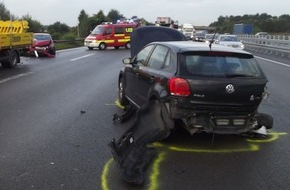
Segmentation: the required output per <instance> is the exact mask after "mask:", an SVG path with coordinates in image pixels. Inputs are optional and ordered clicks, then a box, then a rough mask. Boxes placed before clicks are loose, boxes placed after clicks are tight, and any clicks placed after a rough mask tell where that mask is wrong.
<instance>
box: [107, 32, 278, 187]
mask: <svg viewBox="0 0 290 190" xmlns="http://www.w3.org/2000/svg"><path fill="white" fill-rule="evenodd" d="M123 63H124V64H125V67H124V68H123V69H122V70H121V71H120V74H119V93H118V94H119V101H120V103H121V104H122V105H124V107H125V110H126V112H125V113H124V114H123V115H117V114H115V115H114V117H113V120H114V121H116V120H121V121H123V120H126V118H128V117H130V116H132V113H135V112H136V114H135V115H136V119H135V121H134V122H133V123H132V125H131V126H130V127H129V128H128V130H126V131H125V132H124V134H122V135H121V137H120V138H118V139H117V140H115V139H114V138H113V139H112V140H111V142H110V143H109V147H110V148H111V152H112V154H113V157H114V160H115V161H116V163H117V166H118V168H119V169H120V173H121V176H122V178H123V179H124V180H125V181H126V182H129V183H134V184H142V183H143V182H144V173H145V170H146V167H147V166H148V164H149V163H150V160H151V159H153V157H154V156H155V150H154V149H152V148H150V147H149V146H148V145H149V144H151V143H153V142H156V141H161V140H163V139H165V138H167V137H168V136H169V135H170V133H171V130H172V129H174V128H177V127H180V126H183V127H184V128H185V129H186V130H187V131H189V133H190V134H194V133H198V132H208V133H218V134H245V133H260V134H265V135H266V132H267V129H270V128H272V125H273V118H272V117H271V116H270V115H268V114H264V113H259V112H258V108H259V105H260V103H261V101H262V100H263V99H264V98H266V97H267V95H268V92H267V91H266V84H267V82H268V80H267V78H266V76H265V74H264V73H263V71H262V70H261V68H260V67H259V65H258V63H257V61H256V60H255V58H254V56H253V55H252V54H250V53H248V52H245V51H243V50H238V49H235V48H229V47H224V46H219V45H216V44H214V45H213V44H209V45H208V44H205V43H195V42H191V41H186V38H185V36H183V35H181V33H179V32H178V31H176V30H174V29H170V28H164V27H140V28H137V29H136V30H134V32H133V33H132V34H131V58H125V59H123ZM177 123H178V125H177ZM180 123H181V125H180Z"/></svg>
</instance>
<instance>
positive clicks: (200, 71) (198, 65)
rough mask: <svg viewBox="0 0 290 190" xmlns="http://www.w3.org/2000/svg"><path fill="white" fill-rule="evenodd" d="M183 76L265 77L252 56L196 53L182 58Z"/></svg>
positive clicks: (183, 55) (186, 54)
mask: <svg viewBox="0 0 290 190" xmlns="http://www.w3.org/2000/svg"><path fill="white" fill-rule="evenodd" d="M180 74H181V75H182V76H205V77H224V78H225V77H255V78H260V77H264V74H263V73H262V71H261V69H260V67H259V65H258V63H257V61H256V60H255V58H254V57H253V56H252V55H248V54H240V53H230V52H212V51H211V52H194V53H184V54H182V55H181V56H180Z"/></svg>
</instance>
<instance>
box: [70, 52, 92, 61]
mask: <svg viewBox="0 0 290 190" xmlns="http://www.w3.org/2000/svg"><path fill="white" fill-rule="evenodd" d="M92 55H94V54H93V53H91V54H88V55H84V56H80V57H77V58H74V59H71V60H70V61H76V60H79V59H83V58H86V57H90V56H92Z"/></svg>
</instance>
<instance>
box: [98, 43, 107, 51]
mask: <svg viewBox="0 0 290 190" xmlns="http://www.w3.org/2000/svg"><path fill="white" fill-rule="evenodd" d="M106 48H107V46H106V44H105V43H104V42H102V43H100V45H99V49H100V50H104V49H106Z"/></svg>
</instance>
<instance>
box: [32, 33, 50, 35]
mask: <svg viewBox="0 0 290 190" xmlns="http://www.w3.org/2000/svg"><path fill="white" fill-rule="evenodd" d="M33 34H34V35H48V36H50V34H49V33H33Z"/></svg>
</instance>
